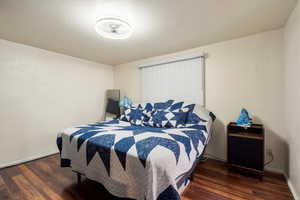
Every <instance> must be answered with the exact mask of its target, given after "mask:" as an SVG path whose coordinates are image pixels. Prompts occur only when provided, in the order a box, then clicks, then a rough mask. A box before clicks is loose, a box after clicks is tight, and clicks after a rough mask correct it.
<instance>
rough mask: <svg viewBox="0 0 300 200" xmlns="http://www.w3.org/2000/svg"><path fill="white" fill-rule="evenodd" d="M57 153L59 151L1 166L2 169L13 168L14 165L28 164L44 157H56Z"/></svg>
mask: <svg viewBox="0 0 300 200" xmlns="http://www.w3.org/2000/svg"><path fill="white" fill-rule="evenodd" d="M57 153H58V150H56V151H53V152H48V153H43V154H38V155H34V156H31V157H29V158H26V159H21V160H16V161H14V162H10V163H6V164H2V165H0V169H2V168H6V167H11V166H14V165H19V164H22V163H26V162H29V161H33V160H37V159H40V158H44V157H47V156H51V155H54V154H57Z"/></svg>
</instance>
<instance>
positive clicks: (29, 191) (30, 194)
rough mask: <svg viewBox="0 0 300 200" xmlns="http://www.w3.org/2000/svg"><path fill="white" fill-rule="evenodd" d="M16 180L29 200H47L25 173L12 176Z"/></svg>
mask: <svg viewBox="0 0 300 200" xmlns="http://www.w3.org/2000/svg"><path fill="white" fill-rule="evenodd" d="M12 179H13V180H14V182H15V183H16V184H17V186H18V187H19V188H20V190H21V191H22V192H23V194H24V198H25V199H27V200H45V198H44V197H43V196H42V195H41V194H40V193H39V192H38V191H37V190H36V189H35V188H34V187H33V186H32V184H30V183H29V182H28V181H27V180H26V178H25V177H24V176H23V175H16V176H14V177H12Z"/></svg>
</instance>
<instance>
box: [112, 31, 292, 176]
mask: <svg viewBox="0 0 300 200" xmlns="http://www.w3.org/2000/svg"><path fill="white" fill-rule="evenodd" d="M202 52H207V53H208V54H209V58H208V59H207V61H206V88H207V93H206V95H207V98H206V100H207V101H206V102H207V108H208V109H210V110H211V111H213V112H214V113H215V114H216V116H217V118H218V120H217V122H216V123H215V133H214V135H213V137H212V140H211V143H210V145H209V148H208V152H209V153H211V154H213V155H214V156H217V157H219V158H221V159H226V137H225V126H226V125H227V124H228V123H229V122H230V121H235V120H236V118H237V117H238V115H239V112H240V109H241V108H242V107H245V108H247V109H248V110H249V111H250V113H251V114H253V115H254V121H255V122H258V123H263V124H264V125H265V127H266V149H272V151H273V153H274V155H275V160H274V162H273V163H272V164H271V165H270V167H271V168H273V169H274V170H278V171H283V170H285V169H286V167H287V166H285V164H286V162H287V157H288V156H287V143H286V133H285V132H284V131H283V122H282V113H283V97H282V94H283V75H282V73H283V30H282V29H279V30H274V31H270V32H265V33H261V34H257V35H252V36H249V37H244V38H240V39H236V40H231V41H225V42H221V43H217V44H213V45H208V46H203V47H199V48H196V49H191V50H187V51H183V52H178V53H175V54H169V55H165V56H159V57H154V58H150V59H145V60H139V61H136V62H131V63H127V64H122V65H118V66H115V87H116V88H120V89H121V90H122V91H123V93H124V94H126V95H128V96H129V97H130V98H132V99H133V100H134V101H140V99H141V92H140V91H141V88H140V74H139V70H138V66H139V65H142V64H145V63H152V62H159V61H161V60H166V59H172V58H177V57H178V56H182V55H195V54H201V53H202ZM268 159H269V157H268V156H267V157H266V160H268Z"/></svg>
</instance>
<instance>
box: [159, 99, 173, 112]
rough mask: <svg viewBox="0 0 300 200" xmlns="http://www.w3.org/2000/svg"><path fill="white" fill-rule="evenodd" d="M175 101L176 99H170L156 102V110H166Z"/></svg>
mask: <svg viewBox="0 0 300 200" xmlns="http://www.w3.org/2000/svg"><path fill="white" fill-rule="evenodd" d="M173 103H174V100H168V101H166V102H160V103H155V104H154V109H155V110H166V109H168V108H169V107H170V106H171V105H172V104H173Z"/></svg>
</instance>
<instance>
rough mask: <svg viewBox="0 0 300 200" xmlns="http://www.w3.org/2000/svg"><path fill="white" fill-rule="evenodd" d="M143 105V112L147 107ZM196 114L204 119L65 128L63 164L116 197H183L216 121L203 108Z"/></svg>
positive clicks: (61, 137) (140, 199) (60, 140)
mask: <svg viewBox="0 0 300 200" xmlns="http://www.w3.org/2000/svg"><path fill="white" fill-rule="evenodd" d="M151 105H152V107H153V108H155V105H158V104H151ZM172 105H174V103H173V104H172ZM181 105H182V104H181ZM141 107H142V109H141V110H142V111H143V113H145V112H144V111H145V109H146V108H145V107H147V106H146V105H144V106H141ZM157 107H159V106H157ZM177 107H178V106H177ZM177 107H176V109H177ZM153 108H152V112H153ZM169 108H170V106H169ZM181 108H182V106H181ZM139 109H140V108H139ZM146 110H147V109H146ZM196 110H197V111H196ZM189 112H190V111H189ZM197 112H198V113H197ZM192 114H193V115H194V117H195V115H197V116H198V117H199V119H200V120H198V121H197V122H195V120H194V121H193V120H191V121H190V124H189V125H188V126H187V125H184V126H180V127H179V126H178V127H168V128H165V127H163V126H162V127H158V126H153V124H152V125H151V123H148V125H145V124H141V123H140V122H142V121H143V120H140V119H135V123H133V121H132V120H126V119H125V120H124V119H122V116H121V118H120V119H114V120H111V121H104V122H97V123H91V124H86V125H81V126H75V127H71V128H67V129H64V130H62V131H61V132H60V133H59V134H58V137H57V145H58V148H59V151H60V156H61V166H62V167H70V168H71V169H72V170H73V171H75V172H77V173H79V174H83V175H85V176H86V177H87V178H88V179H91V180H94V181H96V182H99V183H101V184H103V185H104V187H105V188H106V189H107V190H108V191H109V192H110V193H112V194H113V195H115V196H118V197H126V198H131V199H137V200H164V199H174V200H177V199H180V194H181V192H182V191H183V188H185V187H186V185H187V184H188V183H189V179H188V177H189V176H190V175H191V173H192V171H193V169H194V167H195V166H196V164H197V161H198V160H199V158H200V156H201V155H202V154H203V151H204V149H205V147H206V145H207V143H208V141H209V138H210V134H209V133H210V129H211V125H212V122H213V120H214V116H213V114H212V113H210V112H208V111H206V110H205V109H203V108H200V109H195V108H194V109H193V111H192ZM123 117H124V116H123ZM137 124H138V125H137Z"/></svg>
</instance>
